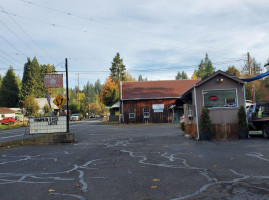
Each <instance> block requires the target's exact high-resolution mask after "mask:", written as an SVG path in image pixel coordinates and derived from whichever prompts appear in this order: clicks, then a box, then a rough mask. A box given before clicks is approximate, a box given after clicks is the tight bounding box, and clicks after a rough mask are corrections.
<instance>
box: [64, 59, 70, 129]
mask: <svg viewBox="0 0 269 200" xmlns="http://www.w3.org/2000/svg"><path fill="white" fill-rule="evenodd" d="M65 73H66V109H67V115H66V132H67V133H69V92H68V63H67V58H66V59H65Z"/></svg>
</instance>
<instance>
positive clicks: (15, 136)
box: [0, 134, 24, 139]
mask: <svg viewBox="0 0 269 200" xmlns="http://www.w3.org/2000/svg"><path fill="white" fill-rule="evenodd" d="M23 135H24V134H20V135H12V136H6V137H1V138H0V139H7V138H13V137H19V136H23Z"/></svg>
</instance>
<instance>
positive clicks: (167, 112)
mask: <svg viewBox="0 0 269 200" xmlns="http://www.w3.org/2000/svg"><path fill="white" fill-rule="evenodd" d="M175 100H176V99H156V100H125V101H123V116H124V123H128V124H129V123H171V122H172V117H173V113H172V110H171V109H169V107H170V106H171V105H173V104H174V103H175ZM153 104H164V110H163V112H162V113H156V112H153V109H152V105H153ZM121 106H122V104H121ZM145 107H147V108H149V113H150V117H149V118H148V119H147V118H145V119H144V115H143V108H145ZM130 108H134V109H135V118H134V119H132V118H129V109H130ZM120 110H121V111H122V109H120Z"/></svg>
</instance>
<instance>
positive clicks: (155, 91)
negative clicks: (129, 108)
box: [121, 79, 201, 99]
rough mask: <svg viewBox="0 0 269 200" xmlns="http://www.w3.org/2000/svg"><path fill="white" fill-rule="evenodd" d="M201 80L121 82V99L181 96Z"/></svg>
mask: <svg viewBox="0 0 269 200" xmlns="http://www.w3.org/2000/svg"><path fill="white" fill-rule="evenodd" d="M200 80H201V79H196V80H171V81H134V82H130V81H126V82H122V83H121V84H122V85H121V87H122V97H121V99H163V98H179V97H180V96H181V94H182V93H183V92H185V91H186V90H188V89H189V88H190V87H192V86H193V85H195V84H196V83H198V82H199V81H200Z"/></svg>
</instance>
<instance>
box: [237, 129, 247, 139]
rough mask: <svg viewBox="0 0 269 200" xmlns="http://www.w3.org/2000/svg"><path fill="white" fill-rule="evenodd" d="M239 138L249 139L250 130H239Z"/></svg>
mask: <svg viewBox="0 0 269 200" xmlns="http://www.w3.org/2000/svg"><path fill="white" fill-rule="evenodd" d="M239 138H242V139H247V138H248V130H239Z"/></svg>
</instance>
